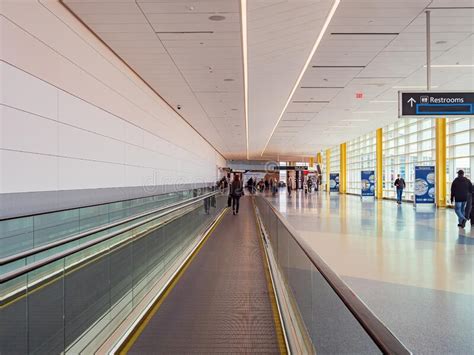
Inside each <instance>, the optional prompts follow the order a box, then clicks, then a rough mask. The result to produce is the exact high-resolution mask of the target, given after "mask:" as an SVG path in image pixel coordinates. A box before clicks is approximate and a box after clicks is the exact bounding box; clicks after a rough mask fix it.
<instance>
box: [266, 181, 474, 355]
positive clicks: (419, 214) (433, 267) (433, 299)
mask: <svg viewBox="0 0 474 355" xmlns="http://www.w3.org/2000/svg"><path fill="white" fill-rule="evenodd" d="M267 198H268V199H269V200H270V201H271V202H272V203H273V205H274V206H276V207H277V208H278V209H279V211H280V212H281V213H282V214H283V215H284V216H285V217H286V218H287V219H288V221H289V222H290V224H292V225H293V227H295V228H296V230H297V231H299V233H300V234H301V236H302V237H303V238H305V239H306V240H307V241H308V243H309V244H310V245H311V246H312V247H313V248H314V250H315V251H316V252H317V253H318V254H319V255H320V256H321V257H323V259H324V260H325V261H326V262H327V263H328V264H329V265H330V266H331V267H332V268H333V269H334V270H335V271H336V272H337V273H338V274H339V275H340V276H341V277H342V278H343V280H344V281H345V282H346V283H347V284H348V285H349V286H350V287H351V288H352V289H353V290H354V291H355V292H356V293H357V294H358V295H359V297H361V298H362V300H363V301H364V302H365V303H366V304H367V305H368V306H369V307H370V308H371V309H372V310H373V311H374V312H375V313H376V314H377V315H378V316H379V317H380V318H381V319H382V320H383V321H384V322H385V323H386V324H387V326H388V327H389V328H390V329H392V330H393V331H394V332H395V334H397V336H399V338H400V339H401V340H402V341H403V342H404V343H405V344H406V345H407V346H408V347H409V348H410V349H411V350H412V351H413V352H414V353H416V354H435V353H436V354H447V353H450V354H473V353H474V227H473V228H472V230H471V227H470V226H467V227H466V229H465V230H461V229H459V228H458V227H457V220H456V216H455V214H454V211H453V210H451V209H441V210H434V209H426V208H425V209H417V210H416V209H414V208H413V205H412V204H409V203H404V204H403V205H401V206H397V204H396V203H395V202H394V201H388V200H384V201H373V200H371V201H361V199H360V197H358V196H351V195H338V194H331V195H329V194H327V193H325V192H320V193H312V194H307V195H305V194H303V193H302V192H301V191H299V192H295V191H294V192H293V194H292V196H291V197H288V195H287V194H286V191H284V190H281V191H280V193H279V194H278V195H276V196H271V195H267Z"/></svg>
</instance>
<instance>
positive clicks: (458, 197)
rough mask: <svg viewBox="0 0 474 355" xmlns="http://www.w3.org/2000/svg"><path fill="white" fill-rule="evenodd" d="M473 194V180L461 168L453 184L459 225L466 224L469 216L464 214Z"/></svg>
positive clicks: (453, 195) (455, 209) (452, 189)
mask: <svg viewBox="0 0 474 355" xmlns="http://www.w3.org/2000/svg"><path fill="white" fill-rule="evenodd" d="M470 194H472V183H471V180H469V179H468V178H466V177H465V176H464V171H463V170H459V171H458V176H457V177H456V178H455V179H454V180H453V183H452V184H451V203H453V202H454V212H455V213H456V215H457V216H458V222H459V223H458V227H460V228H464V227H465V226H466V221H467V218H466V216H465V215H464V213H465V210H466V204H467V201H468V198H469V196H468V195H470Z"/></svg>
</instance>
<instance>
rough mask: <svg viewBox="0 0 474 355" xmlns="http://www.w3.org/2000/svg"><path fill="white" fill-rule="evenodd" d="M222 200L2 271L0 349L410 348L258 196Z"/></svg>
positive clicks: (211, 195)
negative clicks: (234, 202)
mask: <svg viewBox="0 0 474 355" xmlns="http://www.w3.org/2000/svg"><path fill="white" fill-rule="evenodd" d="M226 202H227V197H226V196H225V194H222V193H220V192H219V191H212V192H206V193H204V194H202V195H201V196H196V197H193V198H190V199H189V200H184V201H180V202H178V203H176V204H175V205H172V206H168V207H167V208H164V209H161V210H159V211H155V212H153V213H150V214H148V215H146V216H142V217H140V218H139V219H138V220H137V219H135V220H133V221H128V222H126V221H124V223H122V224H118V225H114V226H112V227H111V228H106V229H104V230H101V231H100V232H97V233H92V234H90V235H86V236H84V237H83V238H85V240H82V239H81V240H80V243H79V242H78V243H77V244H76V245H70V244H68V247H67V248H65V249H63V250H61V251H59V252H55V253H53V254H51V255H49V256H47V257H41V258H39V259H38V260H36V261H34V262H31V263H24V264H23V266H20V267H13V266H12V265H10V266H9V267H8V268H5V269H4V270H6V272H3V271H2V273H1V275H0V282H1V286H0V287H1V288H0V297H1V300H0V302H1V303H0V327H1V331H0V353H1V354H10V353H44V354H46V353H47V354H53V353H61V352H64V353H94V352H96V353H131V354H142V353H193V352H199V353H215V352H219V353H223V352H233V353H243V352H246V353H249V352H251V353H254V352H255V353H256V352H265V353H295V354H296V353H315V352H318V353H341V352H346V353H347V352H351V353H397V354H408V353H410V352H409V350H407V349H406V348H405V347H404V345H403V344H402V343H401V342H400V341H399V340H398V339H397V338H396V337H395V336H394V335H393V334H392V333H391V332H390V330H389V329H387V328H386V327H385V325H384V324H383V323H382V322H381V321H380V320H379V319H377V317H376V316H375V315H374V314H373V313H372V312H371V311H370V310H369V309H368V308H367V307H366V306H365V305H364V304H363V303H362V302H361V301H360V300H359V299H358V298H357V297H356V296H355V295H354V294H353V293H352V292H351V290H350V289H349V288H348V287H347V286H346V285H345V284H344V283H343V282H342V280H340V278H338V277H337V275H335V274H334V273H333V272H332V271H331V270H330V269H329V268H328V267H327V265H326V264H324V262H323V261H322V260H321V259H320V258H319V256H318V255H317V254H316V253H315V252H314V251H312V250H311V249H310V248H308V246H307V245H306V244H305V243H304V241H303V240H302V239H301V238H300V237H299V236H298V234H297V233H296V232H295V231H294V230H292V228H291V226H289V225H288V224H287V223H286V221H285V220H284V219H283V218H282V216H281V215H280V214H279V213H278V211H276V210H275V209H274V208H273V207H272V206H271V205H270V203H269V202H268V201H267V200H266V199H265V198H264V197H262V196H257V197H254V198H251V197H244V198H243V199H242V203H241V210H240V213H239V214H238V215H236V216H234V215H232V214H231V213H228V209H227V208H226ZM129 218H132V217H129ZM86 234H87V233H86ZM68 243H69V242H68ZM57 247H58V246H57V245H55V248H57ZM55 250H57V249H55ZM42 253H44V250H43V251H42ZM22 255H24V254H22ZM29 257H30V258H31V257H32V256H31V255H30V256H29ZM2 260H5V259H2ZM9 260H11V256H10V259H9ZM0 262H1V260H0ZM0 266H2V267H6V266H8V265H5V264H1V263H0Z"/></svg>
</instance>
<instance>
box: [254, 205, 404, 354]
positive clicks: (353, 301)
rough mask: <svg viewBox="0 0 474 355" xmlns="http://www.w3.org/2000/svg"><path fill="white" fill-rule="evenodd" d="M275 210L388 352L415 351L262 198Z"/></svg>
mask: <svg viewBox="0 0 474 355" xmlns="http://www.w3.org/2000/svg"><path fill="white" fill-rule="evenodd" d="M261 198H262V199H263V200H264V201H265V202H266V203H267V204H268V205H269V206H270V208H271V209H272V210H273V212H274V213H275V215H276V216H277V218H278V219H279V220H280V222H281V223H282V224H283V226H284V227H285V228H286V230H287V231H288V232H289V234H290V235H291V237H292V238H293V240H294V241H295V242H296V244H298V246H299V247H300V248H301V250H302V251H303V253H304V254H305V255H306V256H307V257H308V258H309V260H310V261H311V263H312V264H313V265H314V267H315V268H316V269H317V270H318V271H319V272H320V274H321V275H322V276H323V277H324V279H325V280H326V281H327V283H328V284H329V286H330V287H331V288H332V289H333V290H334V292H336V294H337V295H338V296H339V298H340V299H341V301H342V302H343V303H344V304H345V305H346V307H347V308H348V309H349V311H350V312H351V313H352V314H353V315H354V317H355V318H356V320H357V321H358V322H359V324H360V325H361V326H362V327H363V328H364V330H365V331H366V332H367V334H368V335H369V336H370V338H371V339H372V340H373V341H374V343H375V344H376V345H377V346H378V347H379V349H380V350H382V352H383V353H384V354H411V351H410V350H408V349H407V348H406V347H405V345H404V344H403V343H402V342H401V341H400V340H399V339H398V338H397V337H396V336H395V335H394V334H393V333H392V332H391V331H390V329H388V328H387V326H386V325H385V324H384V323H383V322H382V321H381V320H380V319H379V318H378V317H377V316H376V315H375V314H374V313H373V312H372V311H371V310H370V309H369V308H368V307H367V305H366V304H365V303H364V302H363V301H362V300H361V299H360V298H359V297H358V296H357V295H356V294H355V293H354V292H353V291H352V290H351V289H350V288H349V286H348V285H346V283H345V282H344V281H343V280H342V279H341V278H340V277H339V276H338V275H337V274H336V273H335V272H334V271H333V270H332V269H331V268H330V267H329V266H328V265H327V264H326V262H325V261H324V260H323V259H322V258H321V257H320V256H319V255H318V254H317V253H316V252H315V251H314V250H313V249H312V248H311V247H310V246H309V244H308V243H307V242H306V241H305V240H304V239H303V238H301V237H300V235H299V233H298V232H297V231H296V230H295V229H294V228H293V227H292V226H291V225H290V224H289V223H288V222H287V221H286V220H285V218H284V217H283V216H282V214H281V213H280V212H279V211H278V210H277V209H276V208H275V207H274V206H273V205H272V204H271V202H270V201H268V200H267V199H266V198H263V197H261Z"/></svg>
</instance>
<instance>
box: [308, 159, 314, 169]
mask: <svg viewBox="0 0 474 355" xmlns="http://www.w3.org/2000/svg"><path fill="white" fill-rule="evenodd" d="M313 166H314V157H309V167H310V168H312V167H313Z"/></svg>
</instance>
